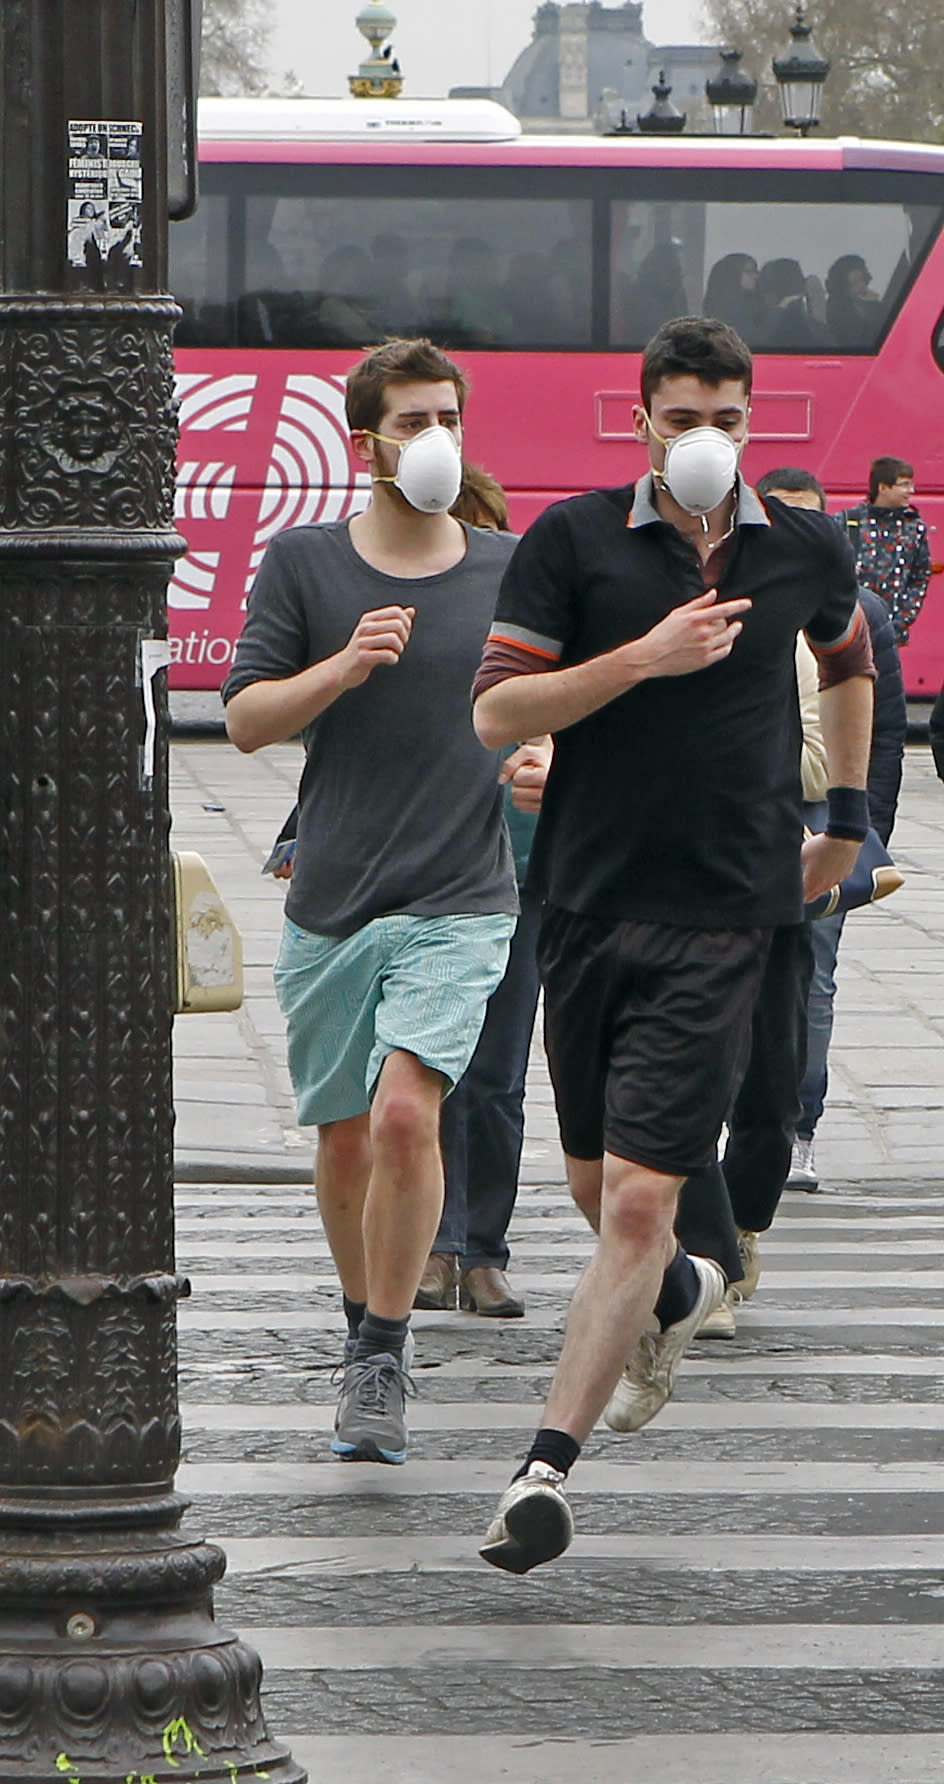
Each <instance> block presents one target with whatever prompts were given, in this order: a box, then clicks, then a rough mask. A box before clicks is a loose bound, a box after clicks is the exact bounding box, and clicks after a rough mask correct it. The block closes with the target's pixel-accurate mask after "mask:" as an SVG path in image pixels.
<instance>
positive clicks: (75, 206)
mask: <svg viewBox="0 0 944 1784" xmlns="http://www.w3.org/2000/svg"><path fill="white" fill-rule="evenodd" d="M68 128H69V217H68V231H69V263H70V265H71V266H90V265H93V264H96V263H97V262H98V260H102V261H107V260H108V258H109V255H111V254H118V255H120V256H121V258H122V259H123V260H124V261H125V262H126V264H127V265H128V266H140V265H141V125H140V124H135V123H122V122H118V121H116V120H115V119H113V118H112V119H105V120H102V119H98V120H96V119H92V120H86V119H76V118H70V119H69V126H68Z"/></svg>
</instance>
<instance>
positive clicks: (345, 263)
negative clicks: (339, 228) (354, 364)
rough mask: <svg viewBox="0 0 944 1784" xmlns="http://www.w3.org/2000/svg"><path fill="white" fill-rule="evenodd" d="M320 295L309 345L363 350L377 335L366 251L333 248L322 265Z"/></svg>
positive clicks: (353, 247)
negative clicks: (361, 347)
mask: <svg viewBox="0 0 944 1784" xmlns="http://www.w3.org/2000/svg"><path fill="white" fill-rule="evenodd" d="M318 287H319V289H318V295H317V299H316V305H315V315H314V318H313V324H312V329H311V330H310V331H309V333H308V341H307V344H308V345H310V346H325V347H360V346H362V345H363V343H364V341H365V340H368V339H369V338H370V336H371V335H372V334H373V333H375V332H376V327H377V324H376V320H375V317H374V308H373V304H372V302H371V297H370V287H371V266H370V260H369V259H368V257H367V254H366V253H365V252H364V249H363V248H359V247H358V246H357V244H356V243H354V242H348V243H346V244H344V245H342V246H341V247H339V248H332V249H331V252H330V253H329V254H326V255H325V257H324V260H323V261H322V264H321V273H320V276H319V279H318Z"/></svg>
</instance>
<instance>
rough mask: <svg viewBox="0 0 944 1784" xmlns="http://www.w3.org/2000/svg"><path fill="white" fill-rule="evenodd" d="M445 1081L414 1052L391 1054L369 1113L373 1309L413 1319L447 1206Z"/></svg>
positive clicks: (368, 1246)
mask: <svg viewBox="0 0 944 1784" xmlns="http://www.w3.org/2000/svg"><path fill="white" fill-rule="evenodd" d="M442 1092H443V1079H442V1074H441V1073H440V1072H436V1071H433V1070H431V1068H430V1067H429V1066H427V1065H423V1064H422V1062H421V1061H420V1060H418V1059H416V1058H415V1056H414V1055H413V1054H412V1053H405V1052H396V1053H391V1054H390V1055H389V1056H388V1058H387V1059H386V1060H385V1061H384V1064H383V1067H382V1069H381V1072H380V1077H379V1078H378V1080H377V1089H376V1092H375V1094H374V1101H373V1107H372V1108H371V1112H370V1144H371V1152H372V1156H373V1164H372V1168H371V1173H370V1182H369V1185H368V1189H367V1197H366V1201H365V1204H364V1256H365V1262H366V1288H367V1295H366V1299H367V1304H368V1307H369V1309H370V1311H371V1313H374V1314H378V1315H379V1316H380V1317H381V1318H382V1319H407V1318H408V1317H409V1314H410V1311H411V1308H412V1306H413V1297H414V1295H415V1294H416V1291H417V1288H418V1287H419V1282H420V1277H421V1276H422V1274H423V1271H424V1269H425V1267H426V1259H427V1258H428V1256H429V1251H430V1246H431V1245H432V1243H433V1240H434V1239H435V1237H436V1233H437V1231H438V1228H439V1219H440V1215H441V1214H442V1204H443V1168H442V1154H441V1152H440V1149H439V1113H440V1105H441V1102H442Z"/></svg>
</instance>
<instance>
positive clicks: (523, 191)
mask: <svg viewBox="0 0 944 1784" xmlns="http://www.w3.org/2000/svg"><path fill="white" fill-rule="evenodd" d="M200 138H201V147H200V186H201V196H200V205H199V209H198V210H197V213H196V215H195V216H194V217H193V218H191V219H190V220H188V221H187V222H183V223H175V224H173V225H172V226H171V289H172V290H173V291H174V292H175V293H176V295H177V297H178V299H179V301H180V303H181V305H182V307H183V316H182V319H181V321H180V324H179V326H178V330H177V353H176V364H177V374H178V396H179V401H180V425H181V438H180V455H179V470H178V486H177V513H178V524H179V526H180V528H181V531H182V532H183V533H184V535H185V537H186V538H187V540H188V543H189V551H188V553H187V555H186V557H184V558H183V559H181V560H180V562H179V563H178V565H177V567H176V571H175V575H174V578H173V581H172V583H171V586H170V589H169V594H168V602H169V610H170V629H171V640H172V655H173V668H172V672H171V685H172V686H173V687H176V688H203V689H207V688H214V687H216V686H218V685H219V683H220V681H221V680H222V678H223V675H224V674H225V672H226V669H227V666H228V665H229V663H230V662H231V660H232V654H233V650H234V646H235V640H236V638H237V637H238V635H239V631H240V629H241V625H242V615H243V611H244V607H245V601H246V595H247V591H248V590H249V588H250V587H251V585H252V579H253V576H254V574H255V571H256V568H257V566H258V564H259V561H260V558H261V557H262V553H263V551H264V550H265V547H266V544H267V542H268V540H269V539H271V537H272V535H273V534H274V533H275V532H277V531H278V530H279V529H280V528H282V527H286V526H298V525H300V524H302V523H305V522H311V521H320V520H333V519H338V518H341V517H343V516H345V515H347V514H350V513H353V512H355V511H356V510H357V509H358V508H359V507H360V506H362V505H363V504H364V502H365V501H366V497H367V487H366V481H365V477H364V474H363V472H362V471H361V470H359V469H358V466H357V463H356V461H354V460H353V459H352V458H351V455H350V452H349V450H348V445H347V439H346V434H345V428H344V407H343V390H344V379H345V374H346V372H347V370H348V368H349V367H350V366H351V364H352V363H353V361H354V360H355V358H356V357H357V356H358V353H359V350H360V349H361V348H362V347H363V346H365V345H369V344H371V343H373V342H375V341H378V340H380V339H382V338H383V336H384V335H385V334H388V333H398V334H427V335H429V336H430V337H431V338H432V339H433V340H435V341H438V342H439V343H440V344H442V345H443V346H444V347H446V348H448V349H450V350H452V351H454V353H455V355H456V358H457V359H458V360H459V361H460V363H461V364H462V365H463V367H464V368H465V369H466V371H467V372H468V375H469V378H470V381H471V384H472V388H473V400H472V403H471V404H470V409H469V418H468V426H467V431H466V447H465V450H466V455H467V457H468V458H470V459H471V460H473V461H474V462H476V463H478V464H481V465H484V466H485V467H486V469H487V470H489V471H491V472H492V474H493V475H494V476H496V477H498V478H499V479H500V480H501V482H502V483H503V484H504V486H505V488H506V490H507V491H508V495H509V498H510V506H511V514H512V521H513V524H514V525H515V526H516V527H517V528H519V529H520V528H522V527H524V526H526V525H527V524H528V522H529V521H530V520H532V519H533V517H534V516H535V514H537V513H538V512H539V510H540V509H542V508H543V507H544V506H545V505H546V504H547V503H548V502H553V501H555V500H557V499H558V498H559V497H561V496H565V495H569V494H572V493H573V492H574V491H576V490H583V489H587V488H591V487H593V486H595V485H615V484H619V483H623V482H627V481H629V480H630V479H631V478H632V477H634V476H635V475H637V474H638V472H639V470H640V468H641V464H642V457H641V452H640V449H639V447H637V446H636V444H635V443H634V441H633V439H632V422H631V413H630V411H631V405H632V403H633V401H634V400H635V398H636V394H637V389H638V374H639V352H640V348H641V347H642V346H643V344H644V343H645V341H646V340H647V339H648V337H649V335H650V334H652V333H653V331H654V330H655V329H656V328H657V327H658V325H659V324H660V323H661V322H662V321H664V320H665V319H666V318H667V317H670V316H675V315H679V314H691V313H698V312H701V311H704V312H705V313H707V314H715V315H720V316H722V317H724V318H725V319H726V320H728V321H730V322H732V323H734V325H735V326H736V327H737V328H738V329H739V330H740V331H741V333H743V335H744V336H745V338H746V339H747V341H748V342H749V344H750V345H751V347H752V348H753V349H754V351H755V353H756V360H757V363H756V372H755V387H754V397H753V407H752V416H751V443H750V445H749V448H748V452H747V455H746V459H745V470H746V472H747V475H748V476H749V477H752V478H753V477H757V476H759V475H760V474H761V473H762V472H763V471H765V470H768V469H770V468H772V467H773V466H774V465H778V464H784V463H797V464H802V465H805V466H806V467H807V468H808V469H809V470H811V471H814V472H815V473H816V475H817V476H818V477H819V478H820V479H821V480H822V482H823V483H824V485H825V486H826V489H827V491H828V493H829V499H830V506H831V507H842V506H848V505H850V504H851V503H853V502H855V501H858V500H860V499H862V498H863V496H864V495H865V489H866V479H867V472H868V466H869V462H870V460H871V459H873V458H875V457H878V456H879V455H880V454H893V455H895V456H897V457H902V458H907V459H909V460H911V461H912V462H913V464H914V466H915V476H916V483H917V489H918V499H919V504H920V507H921V512H922V514H923V515H924V518H925V520H926V521H927V524H928V527H929V529H930V532H931V555H932V558H935V559H936V558H938V557H942V558H944V431H942V430H941V428H940V427H939V425H938V421H937V417H938V414H939V411H940V408H941V402H942V398H944V321H942V311H944V236H942V233H941V220H942V214H944V213H942V206H944V184H942V174H944V148H932V147H925V146H923V145H919V144H903V143H882V142H860V141H855V140H839V141H837V142H828V141H823V142H813V141H798V140H796V141H794V140H782V139H775V138H770V139H764V138H746V139H741V138H732V137H686V136H682V137H675V138H665V137H656V138H647V137H644V136H623V137H599V136H573V137H561V138H556V139H551V138H542V137H536V136H523V135H521V134H520V131H519V127H518V124H517V121H516V120H515V119H514V118H513V117H511V115H510V114H509V113H508V112H505V111H504V110H503V109H502V108H501V107H500V106H497V105H493V104H491V103H490V102H475V101H461V100H458V101H441V102H433V101H422V102H417V103H415V104H414V103H413V102H411V101H407V100H398V101H392V102H377V103H374V102H364V101H356V100H354V101H350V102H348V101H344V100H225V99H222V100H209V101H204V102H203V103H202V105H201V112H200ZM851 269H855V277H854V278H850V276H849V275H850V271H851ZM939 380H941V382H939ZM940 586H941V585H940V579H939V577H937V576H935V577H934V578H933V579H932V582H931V588H930V591H929V594H928V598H927V601H926V604H925V607H924V610H923V612H922V614H921V617H920V619H919V620H918V622H917V624H916V625H915V628H914V631H913V633H912V639H911V642H910V644H909V645H908V647H907V649H906V650H905V651H904V652H903V663H904V666H905V671H906V685H907V688H908V691H909V693H910V694H912V695H916V696H931V695H934V694H936V693H937V691H938V689H939V688H940V687H941V685H942V683H944V602H942V599H941V594H940Z"/></svg>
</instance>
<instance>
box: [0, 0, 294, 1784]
mask: <svg viewBox="0 0 944 1784" xmlns="http://www.w3.org/2000/svg"><path fill="white" fill-rule="evenodd" d="M0 50H2V72H0V119H2V168H0V243H2V246H0V702H2V710H3V713H4V725H3V728H2V730H0V935H2V944H0V1779H2V1780H3V1781H4V1784H7V1781H12V1780H13V1779H16V1780H18V1781H19V1784H31V1781H33V1780H43V1781H44V1784H45V1781H46V1780H50V1781H51V1780H56V1781H58V1784H61V1781H62V1778H63V1777H64V1776H65V1777H69V1778H71V1779H72V1780H73V1784H78V1780H79V1779H81V1780H82V1784H93V1781H100V1780H105V1779H109V1780H117V1779H125V1778H128V1777H131V1778H132V1780H133V1784H136V1778H140V1777H141V1776H142V1775H147V1774H150V1775H152V1776H153V1777H154V1778H156V1779H157V1780H159V1781H160V1780H163V1779H170V1778H174V1779H176V1780H177V1781H178V1784H190V1780H192V1779H193V1778H195V1777H196V1775H197V1774H198V1773H199V1776H200V1779H201V1784H212V1781H213V1780H216V1779H223V1778H227V1777H235V1776H236V1775H237V1774H238V1775H239V1776H240V1777H249V1778H251V1777H252V1776H253V1774H254V1773H255V1772H265V1773H268V1775H269V1777H270V1778H271V1779H273V1780H275V1781H276V1784H299V1781H300V1780H301V1779H302V1778H303V1776H304V1774H303V1773H302V1772H301V1771H300V1769H299V1768H298V1767H297V1766H296V1765H295V1763H294V1761H293V1760H292V1759H291V1757H290V1756H289V1755H288V1754H287V1753H286V1752H285V1751H284V1750H283V1749H280V1748H278V1747H275V1746H273V1744H272V1743H271V1742H270V1741H269V1739H268V1737H267V1735H266V1730H265V1726H264V1723H263V1720H262V1716H261V1712H260V1707H259V1678H260V1666H259V1662H258V1660H257V1658H256V1656H255V1655H254V1654H253V1653H252V1652H251V1650H250V1649H248V1648H247V1647H245V1646H244V1645H243V1644H242V1643H241V1642H240V1641H238V1640H237V1639H236V1638H235V1637H234V1636H231V1635H228V1634H227V1633H225V1632H224V1631H222V1630H220V1629H219V1628H218V1627H217V1625H216V1623H215V1622H214V1620H213V1613H212V1587H213V1585H214V1582H215V1581H216V1580H218V1579H219V1577H220V1575H221V1574H222V1572H223V1568H224V1565H225V1562H224V1557H223V1555H222V1553H221V1551H220V1550H218V1549H216V1548H213V1547H211V1546H210V1545H209V1544H207V1543H204V1542H202V1541H201V1540H200V1539H199V1537H198V1536H196V1535H194V1536H189V1537H187V1536H184V1535H182V1534H181V1532H180V1531H179V1529H178V1524H179V1520H180V1516H181V1512H182V1510H183V1509H184V1503H183V1501H182V1500H181V1499H180V1498H179V1497H178V1496H177V1495H176V1494H175V1492H174V1474H175V1470H176V1467H177V1462H178V1456H179V1437H180V1429H179V1418H178V1409H177V1387H176V1318H175V1312H176V1302H177V1298H178V1296H179V1295H180V1294H181V1293H184V1292H186V1287H185V1284H184V1283H183V1282H182V1280H181V1278H180V1277H179V1276H177V1275H176V1273H175V1265H174V1244H173V1204H172V1150H171V1136H172V1121H173V1111H172V1102H171V1069H170V1067H171V1055H170V1028H171V1009H172V1002H171V972H170V928H169V860H168V828H169V817H168V804H167V775H166V750H165V744H164V738H163V726H162V725H159V726H158V732H157V736H156V738H155V736H154V735H153V734H152V733H151V732H150V731H149V729H148V726H147V723H146V718H145V705H144V700H143V692H142V690H143V681H144V679H145V678H151V677H152V676H153V675H154V674H155V670H156V667H157V666H158V665H159V664H160V663H161V661H162V659H163V651H164V645H163V642H162V641H163V640H164V639H165V636H166V626H165V613H164V591H165V585H166V582H167V577H168V573H169V570H170V566H171V564H172V561H173V558H174V556H175V555H176V554H177V553H178V552H179V550H180V549H181V547H182V543H183V541H182V540H180V539H179V537H178V536H177V534H176V532H175V531H174V527H173V518H172V517H173V457H174V445H175V419H174V408H173V381H172V363H171V336H172V330H173V325H174V320H175V317H176V314H177V310H176V306H175V305H174V303H173V301H172V299H170V298H169V297H168V296H166V295H165V293H166V221H165V218H166V206H167V178H166V129H165V121H164V119H165V109H164V108H165V94H164V7H163V0H136V4H135V5H133V6H129V5H128V4H127V3H126V0H5V5H4V7H3V11H2V15H0ZM163 679H164V678H163V676H161V675H158V677H157V680H158V683H159V684H160V685H159V688H158V689H157V697H158V706H159V710H160V713H161V714H163V709H164V707H165V706H166V699H165V695H164V690H163Z"/></svg>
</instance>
